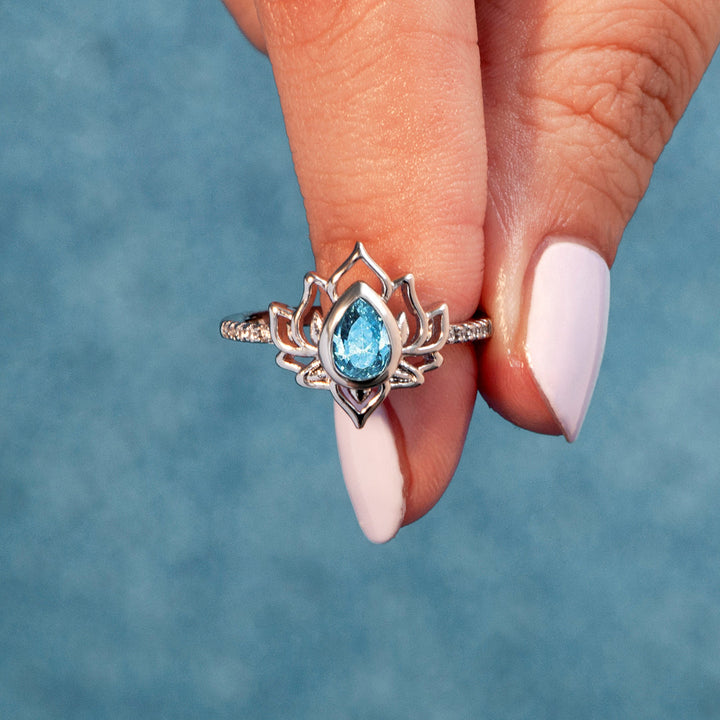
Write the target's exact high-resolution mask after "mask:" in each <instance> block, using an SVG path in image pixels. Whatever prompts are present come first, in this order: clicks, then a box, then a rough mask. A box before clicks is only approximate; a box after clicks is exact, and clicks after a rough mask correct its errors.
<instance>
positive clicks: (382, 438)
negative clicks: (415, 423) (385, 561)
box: [335, 405, 405, 543]
mask: <svg viewBox="0 0 720 720" xmlns="http://www.w3.org/2000/svg"><path fill="white" fill-rule="evenodd" d="M335 434H336V436H337V446H338V453H339V455H340V465H341V466H342V471H343V476H344V477H345V487H346V488H347V491H348V495H350V502H352V506H353V509H354V510H355V516H356V517H357V520H358V523H359V524H360V527H361V528H362V531H363V532H364V533H365V536H366V537H367V539H368V540H370V541H371V542H374V543H384V542H387V541H388V540H391V539H392V538H393V537H395V535H396V534H397V531H398V530H399V529H400V526H401V525H402V521H403V517H404V515H405V496H404V495H403V476H402V472H401V471H400V459H399V457H398V451H397V446H396V445H395V437H394V435H393V432H392V428H391V426H390V420H389V418H388V414H387V412H386V411H385V408H384V407H382V406H380V407H379V408H378V409H377V410H375V412H373V414H372V415H371V416H370V417H369V418H368V419H367V422H366V423H365V426H364V427H363V429H362V430H358V429H357V428H356V427H355V425H354V424H353V422H352V420H350V418H349V417H348V416H347V414H346V413H345V412H344V411H343V410H342V409H341V408H339V407H338V406H337V405H335Z"/></svg>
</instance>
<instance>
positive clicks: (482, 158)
mask: <svg viewBox="0 0 720 720" xmlns="http://www.w3.org/2000/svg"><path fill="white" fill-rule="evenodd" d="M226 4H227V6H228V7H229V9H230V10H231V12H232V13H233V15H234V17H235V18H236V20H237V22H238V24H239V25H240V27H241V28H242V29H243V31H244V32H245V34H246V35H247V37H248V38H249V39H250V40H251V42H253V43H254V44H255V45H256V46H257V47H259V48H260V49H262V50H265V51H267V53H268V55H269V57H270V61H271V63H272V66H273V70H274V73H275V78H276V82H277V86H278V91H279V94H280V100H281V103H282V108H283V113H284V116H285V122H286V127H287V132H288V137H289V140H290V146H291V149H292V153H293V158H294V162H295V168H296V172H297V175H298V180H299V183H300V188H301V190H302V193H303V197H304V200H305V208H306V211H307V217H308V223H309V227H310V238H311V241H312V246H313V251H314V253H315V257H316V260H317V268H318V271H319V272H320V274H321V275H324V276H327V275H328V273H330V272H332V271H333V270H334V269H335V268H336V267H337V266H338V265H339V264H340V262H342V260H343V259H344V258H345V257H346V256H347V255H348V254H349V252H350V250H351V249H352V247H353V245H354V244H355V242H356V241H357V240H361V241H362V242H363V243H364V244H365V246H366V247H367V248H368V250H369V252H370V254H371V255H372V256H373V258H375V259H376V260H377V261H378V262H379V263H380V265H381V266H382V267H383V268H384V269H385V270H386V271H388V272H389V273H390V274H391V275H392V276H393V277H396V276H398V275H399V274H401V273H405V272H412V273H413V274H414V275H415V277H416V281H417V287H418V289H419V293H420V296H421V297H420V299H421V301H422V303H423V304H424V305H425V306H426V307H429V306H432V305H434V304H437V303H439V302H443V301H444V302H447V303H448V305H449V308H450V316H451V320H452V321H453V322H458V321H461V320H465V319H467V318H469V317H471V316H472V315H473V314H474V313H475V311H476V309H477V308H478V307H482V308H483V309H484V310H485V311H486V312H487V313H488V315H490V317H491V318H492V319H493V324H494V328H495V334H494V337H493V338H492V340H491V341H490V342H489V343H487V344H483V345H482V346H479V347H478V348H476V349H474V348H473V347H470V346H467V345H462V346H452V347H447V348H446V349H445V350H444V351H443V355H444V357H445V363H444V365H443V367H442V368H441V369H440V370H438V371H436V372H433V373H430V374H429V375H428V376H427V379H426V382H425V384H424V385H423V386H422V387H420V388H417V389H413V390H408V391H397V392H393V393H392V394H391V395H390V396H389V398H388V400H386V401H385V403H384V404H383V407H382V408H381V409H380V410H378V411H376V413H375V414H374V415H373V416H372V417H371V418H370V419H369V421H368V423H367V425H366V427H365V429H364V430H362V431H357V430H355V429H354V427H353V426H352V424H351V423H350V421H349V420H348V419H347V418H345V417H344V415H343V413H342V412H336V429H337V434H338V446H339V449H340V456H341V461H342V466H343V472H344V475H345V479H346V483H347V486H348V490H349V492H350V496H351V499H352V501H353V506H354V508H355V511H356V514H357V516H358V520H359V522H360V524H361V526H362V527H363V530H364V531H365V533H366V535H367V536H368V537H369V538H370V539H371V540H373V541H376V542H383V541H386V540H388V539H390V538H391V537H392V536H393V535H394V534H395V533H396V532H397V530H398V529H399V528H400V526H401V525H402V524H407V523H410V522H413V521H414V520H416V519H417V518H419V517H420V516H422V515H423V514H424V513H426V512H427V511H428V510H429V509H430V508H431V507H432V506H433V505H434V504H435V503H436V502H437V500H438V499H439V497H440V495H441V494H442V493H443V491H444V489H445V488H446V487H447V484H448V483H449V481H450V478H451V477H452V474H453V472H454V470H455V467H456V465H457V463H458V460H459V458H460V454H461V452H462V448H463V444H464V441H465V436H466V432H467V428H468V424H469V422H470V417H471V414H472V409H473V405H474V401H475V396H476V391H477V390H478V389H479V390H480V392H481V393H482V395H483V397H484V398H485V399H486V400H487V402H488V403H489V405H490V406H491V407H493V408H494V409H495V410H497V411H498V412H499V413H501V414H502V415H503V416H504V417H506V418H507V419H508V420H511V421H512V422H514V423H516V424H518V425H520V426H522V427H525V428H527V429H529V430H533V431H536V432H542V433H550V434H564V435H565V437H566V438H567V439H568V440H570V441H572V440H574V439H575V437H576V436H577V434H578V432H579V430H580V426H581V424H582V421H583V418H584V415H585V412H586V410H587V406H588V403H589V401H590V397H591V395H592V391H593V388H594V385H595V380H596V378H597V373H598V370H599V366H600V362H601V358H602V351H603V347H604V339H605V331H606V327H607V313H608V297H609V271H608V268H609V266H611V265H612V262H613V259H614V257H615V253H616V250H617V246H618V244H619V242H620V238H621V236H622V233H623V230H624V228H625V225H626V224H627V222H628V220H629V219H630V217H631V216H632V214H633V212H634V210H635V208H636V206H637V204H638V202H639V201H640V199H641V197H642V196H643V194H644V192H645V190H646V188H647V185H648V182H649V180H650V175H651V173H652V169H653V165H654V163H655V161H656V160H657V158H658V156H659V155H660V153H661V152H662V149H663V147H664V145H665V144H666V143H667V141H668V139H669V138H670V135H671V133H672V131H673V128H674V127H675V124H676V123H677V122H678V120H679V118H680V116H681V115H682V113H683V111H684V109H685V107H686V105H687V103H688V101H689V100H690V97H691V95H692V93H693V91H694V89H695V88H696V87H697V84H698V83H699V81H700V78H701V77H702V74H703V72H704V71H705V69H706V67H707V65H708V64H709V62H710V59H711V57H712V54H713V52H714V50H715V48H716V46H717V44H718V41H719V40H720V4H719V3H718V2H716V1H715V0H632V1H630V0H544V1H543V0H504V1H500V0H485V1H483V0H478V1H477V2H476V3H472V2H469V1H467V0H334V1H331V0H256V3H255V4H253V1H252V0H226Z"/></svg>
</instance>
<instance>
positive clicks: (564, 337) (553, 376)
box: [525, 238, 610, 442]
mask: <svg viewBox="0 0 720 720" xmlns="http://www.w3.org/2000/svg"><path fill="white" fill-rule="evenodd" d="M609 309H610V271H609V269H608V266H607V264H606V262H605V260H604V259H603V258H602V257H601V256H600V255H598V253H597V252H595V251H594V250H591V249H590V248H589V247H587V246H586V245H582V244H580V243H578V242H575V241H572V240H569V239H561V238H557V239H555V238H550V239H549V244H548V245H547V246H546V247H545V249H544V251H543V253H542V255H541V256H540V259H539V260H538V262H537V265H536V266H535V269H534V275H533V280H532V293H531V296H530V312H529V315H528V322H527V337H526V341H525V350H526V354H527V359H528V363H529V365H530V368H531V370H532V373H533V375H534V377H535V381H536V383H537V385H538V387H539V388H540V390H541V392H542V393H543V395H544V396H545V399H546V400H547V403H548V405H549V406H550V409H551V410H552V412H553V413H554V415H555V417H556V419H557V421H558V423H559V425H560V427H561V428H562V431H563V434H564V435H565V437H566V438H567V440H568V441H569V442H572V441H573V440H575V438H577V436H578V433H579V432H580V428H581V426H582V424H583V420H584V419H585V414H586V413H587V409H588V406H589V405H590V399H591V398H592V394H593V390H594V389H595V382H596V380H597V376H598V373H599V371H600V364H601V362H602V356H603V351H604V349H605V336H606V334H607V323H608V312H609Z"/></svg>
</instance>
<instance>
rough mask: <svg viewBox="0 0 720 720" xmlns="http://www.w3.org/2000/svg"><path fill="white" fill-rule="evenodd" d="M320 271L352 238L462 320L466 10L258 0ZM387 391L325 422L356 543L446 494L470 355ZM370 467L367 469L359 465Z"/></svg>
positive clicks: (466, 297) (469, 270)
mask: <svg viewBox="0 0 720 720" xmlns="http://www.w3.org/2000/svg"><path fill="white" fill-rule="evenodd" d="M257 12H258V17H259V20H260V24H261V27H262V30H263V34H264V39H265V43H266V46H267V51H268V54H269V57H270V60H271V62H272V66H273V71H274V74H275V79H276V83H277V87H278V91H279V95H280V100H281V103H282V108H283V113H284V116H285V122H286V128H287V133H288V138H289V141H290V147H291V149H292V153H293V159H294V162H295V169H296V172H297V176H298V181H299V184H300V189H301V191H302V194H303V198H304V201H305V208H306V212H307V217H308V223H309V227H310V239H311V242H312V247H313V251H314V253H315V257H316V261H317V269H318V272H319V274H320V275H321V276H323V277H327V276H328V275H329V274H331V273H332V272H333V271H334V270H335V269H336V268H337V267H338V266H339V265H340V263H341V262H342V261H343V260H344V259H345V258H346V257H347V256H348V255H349V254H350V252H351V251H352V249H353V246H354V245H355V243H356V242H357V241H362V243H363V244H364V245H365V247H366V248H367V249H368V251H369V253H370V255H371V256H372V257H373V258H374V259H375V260H376V261H377V262H378V263H379V264H380V266H381V267H382V268H383V269H384V270H385V271H386V272H387V273H388V274H389V275H390V276H391V277H392V278H396V277H399V276H401V275H404V274H405V273H408V272H411V273H413V274H414V276H415V281H416V287H417V292H418V296H419V299H420V301H421V303H422V304H423V306H424V307H432V306H433V305H437V304H438V303H441V302H446V303H447V304H448V306H449V310H450V319H451V321H454V322H456V321H461V320H465V319H467V318H469V317H471V316H472V315H473V314H474V312H475V310H476V308H477V306H478V301H479V297H480V290H481V285H482V270H483V239H482V227H483V220H484V208H485V187H486V155H485V140H484V126H483V111H482V91H481V82H480V59H479V54H478V47H477V27H476V22H475V11H474V4H473V3H472V2H465V1H463V2H458V0H431V1H428V0H357V1H355V2H334V3H327V2H321V1H320V0H308V1H306V2H296V1H291V0H258V2H257ZM444 355H445V363H444V365H443V367H442V368H440V369H439V370H437V371H436V372H433V373H431V374H430V375H428V376H427V380H426V382H425V384H424V385H422V386H421V387H419V388H415V389H412V390H396V391H393V392H392V393H391V394H390V396H389V397H388V399H387V400H386V401H385V403H384V405H383V408H382V409H381V410H378V411H376V412H375V414H374V415H372V416H371V417H370V419H369V420H368V423H367V426H366V428H365V429H363V430H357V429H355V428H354V427H353V426H352V424H351V423H349V422H346V421H345V419H344V418H343V417H342V416H341V415H338V416H337V422H336V430H337V433H338V445H339V449H340V455H341V461H342V465H343V473H344V475H345V479H346V483H347V485H348V490H349V491H350V496H351V499H352V500H353V505H354V508H355V510H356V514H357V515H358V520H359V521H360V524H361V526H362V527H363V529H364V531H365V532H366V534H367V535H368V537H369V538H370V539H371V540H374V541H378V542H382V541H385V540H388V539H389V538H390V537H392V536H393V535H394V534H395V532H397V530H398V528H399V527H400V525H401V524H402V523H407V522H410V521H412V520H414V519H416V518H417V517H419V516H420V515H422V514H423V513H424V512H426V511H427V510H428V509H429V508H430V507H431V506H432V505H433V504H434V503H435V502H436V501H437V499H438V498H439V496H440V495H441V494H442V492H443V490H444V489H445V487H446V486H447V483H448V482H449V480H450V478H451V476H452V474H453V472H454V470H455V467H456V465H457V462H458V460H459V457H460V453H461V451H462V446H463V442H464V438H465V433H466V431H467V426H468V423H469V420H470V416H471V413H472V408H473V404H474V399H475V395H476V392H475V388H476V364H475V362H476V361H475V358H474V354H473V352H472V350H471V349H470V348H469V347H467V346H464V347H453V348H448V349H447V350H445V351H444ZM370 458H372V462H371V461H370Z"/></svg>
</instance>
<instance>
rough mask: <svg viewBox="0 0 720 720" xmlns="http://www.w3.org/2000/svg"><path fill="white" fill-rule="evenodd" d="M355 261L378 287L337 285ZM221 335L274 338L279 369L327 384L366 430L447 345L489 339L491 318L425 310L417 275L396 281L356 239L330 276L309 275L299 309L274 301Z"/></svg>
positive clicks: (231, 321)
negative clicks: (455, 319)
mask: <svg viewBox="0 0 720 720" xmlns="http://www.w3.org/2000/svg"><path fill="white" fill-rule="evenodd" d="M358 264H362V265H364V266H365V269H366V271H367V270H369V272H370V273H371V275H372V276H374V278H375V279H376V280H377V281H378V282H379V286H380V288H379V290H380V291H379V292H377V291H376V290H375V289H373V287H371V286H370V285H369V284H367V283H366V282H364V280H358V281H356V282H354V283H352V284H351V285H350V286H349V287H347V288H346V289H340V288H339V284H340V283H341V282H342V281H343V279H344V278H345V276H346V275H347V274H348V273H349V272H350V270H351V269H352V268H353V267H354V266H356V265H358ZM323 294H324V295H325V296H326V297H327V298H328V299H329V301H330V303H331V305H330V310H329V311H328V312H327V314H324V313H323V310H322V308H321V307H320V305H319V304H316V300H319V298H320V296H322V295H323ZM396 297H397V298H398V299H399V301H400V303H401V304H402V306H403V309H402V310H400V311H396V312H395V313H394V312H393V311H391V310H390V307H389V305H388V303H389V302H390V301H391V298H393V300H394V299H395V298H396ZM393 307H395V304H394V305H393ZM220 334H221V335H222V336H223V337H224V338H227V339H228V340H236V341H239V342H248V343H268V344H269V343H272V344H274V345H275V346H276V347H277V349H278V351H279V352H278V354H277V357H276V361H277V364H278V365H280V367H283V368H286V369H288V370H292V371H293V372H294V373H295V379H296V380H297V382H298V384H300V385H302V386H303V387H309V388H322V389H325V390H330V392H331V393H332V395H333V397H334V398H335V401H336V402H337V403H338V404H339V405H340V407H342V408H343V410H344V411H345V412H346V413H347V414H348V415H349V416H350V418H351V419H352V421H353V422H354V423H355V425H356V427H358V428H361V427H362V426H363V425H364V423H365V421H366V420H367V418H368V417H369V416H370V414H371V413H372V412H373V410H375V409H376V408H377V407H379V405H380V404H381V403H382V401H383V400H384V399H385V398H386V397H387V394H388V393H389V392H390V390H391V389H393V388H399V387H404V388H409V387H417V386H418V385H422V383H423V382H424V380H425V378H424V374H425V373H426V372H428V371H429V370H434V369H435V368H438V367H440V365H441V364H442V355H441V354H440V350H442V348H443V347H444V346H445V345H449V344H453V343H461V342H475V341H478V340H485V339H487V338H489V337H490V336H491V335H492V323H491V321H490V319H489V318H487V317H482V318H477V319H473V320H467V321H466V322H462V323H456V324H451V323H450V320H449V314H448V308H447V305H446V304H445V303H443V304H441V305H439V306H438V307H437V308H435V309H433V310H431V311H429V312H426V311H425V310H423V308H422V306H421V305H420V302H419V300H418V298H417V295H416V292H415V279H414V277H413V276H412V275H411V274H407V275H404V276H403V277H401V278H399V279H398V280H391V279H390V276H389V275H388V274H387V273H385V271H384V270H382V269H381V268H380V266H379V265H378V264H377V263H376V262H375V261H374V260H373V259H372V258H371V257H370V256H369V255H368V253H367V251H366V250H365V248H364V247H363V246H362V244H361V243H358V244H357V245H356V246H355V249H354V250H353V252H352V254H351V255H350V257H348V259H347V260H345V262H344V263H343V264H342V265H341V266H340V267H339V268H338V269H337V270H336V271H335V273H333V275H332V276H331V277H330V278H329V279H328V280H324V279H323V278H321V277H319V276H318V275H317V274H316V273H314V272H310V273H308V274H307V275H306V276H305V280H304V291H303V297H302V300H301V301H300V304H299V305H298V307H297V308H293V307H289V306H287V305H284V304H282V303H277V302H273V303H271V304H270V307H269V308H268V311H267V312H258V313H253V314H251V315H232V316H230V317H227V318H225V319H224V320H223V321H222V322H221V323H220Z"/></svg>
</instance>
